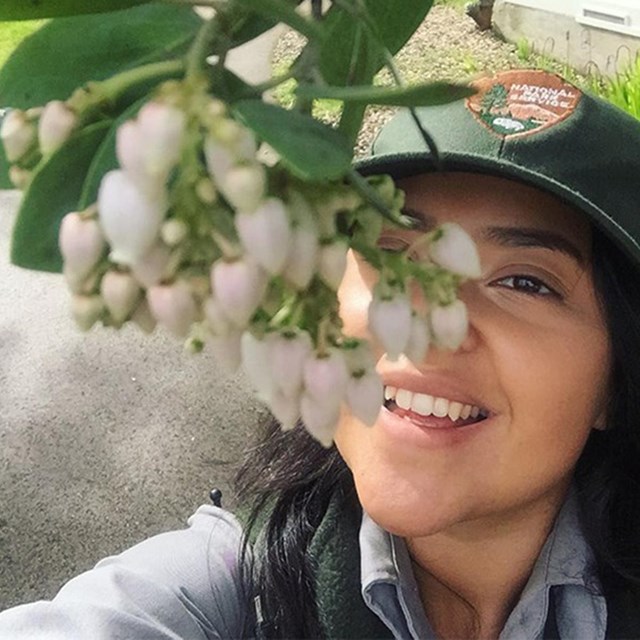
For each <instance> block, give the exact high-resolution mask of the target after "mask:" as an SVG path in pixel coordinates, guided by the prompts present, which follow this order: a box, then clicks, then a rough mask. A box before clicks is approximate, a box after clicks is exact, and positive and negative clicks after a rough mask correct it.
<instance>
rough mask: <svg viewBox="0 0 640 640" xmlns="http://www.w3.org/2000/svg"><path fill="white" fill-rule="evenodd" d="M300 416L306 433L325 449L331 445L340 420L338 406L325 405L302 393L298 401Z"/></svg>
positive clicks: (317, 399)
mask: <svg viewBox="0 0 640 640" xmlns="http://www.w3.org/2000/svg"><path fill="white" fill-rule="evenodd" d="M300 414H301V417H302V422H303V423H304V426H305V428H306V429H307V431H308V432H309V433H310V434H311V435H312V436H313V437H314V438H315V439H316V440H317V441H318V442H319V443H320V444H321V445H322V446H323V447H326V448H327V449H328V448H329V447H330V446H331V445H332V444H333V437H334V436H335V433H336V428H337V427H338V421H339V419H340V404H337V405H335V404H333V403H327V402H325V401H324V400H322V399H321V398H316V397H314V396H311V395H309V394H307V393H303V394H302V397H301V399H300Z"/></svg>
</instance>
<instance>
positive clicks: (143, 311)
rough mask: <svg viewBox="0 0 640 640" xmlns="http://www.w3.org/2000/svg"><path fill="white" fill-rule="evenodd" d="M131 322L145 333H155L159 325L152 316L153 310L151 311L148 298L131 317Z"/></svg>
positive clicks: (142, 301) (141, 302)
mask: <svg viewBox="0 0 640 640" xmlns="http://www.w3.org/2000/svg"><path fill="white" fill-rule="evenodd" d="M131 322H134V323H135V324H137V325H138V327H139V328H140V329H141V330H142V331H143V332H144V333H147V334H149V333H153V330H154V329H155V328H156V324H157V323H156V319H155V318H154V317H153V316H152V315H151V309H149V303H148V302H147V299H146V298H143V299H142V300H140V303H139V304H138V306H137V307H136V310H135V311H134V312H133V315H132V316H131Z"/></svg>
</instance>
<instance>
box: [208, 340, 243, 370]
mask: <svg viewBox="0 0 640 640" xmlns="http://www.w3.org/2000/svg"><path fill="white" fill-rule="evenodd" d="M241 339H242V332H241V331H239V330H238V329H235V330H233V331H230V332H229V333H227V334H225V335H214V336H211V337H210V338H209V340H208V342H209V347H210V348H211V352H212V353H213V357H214V359H215V361H216V362H217V363H218V365H220V367H221V368H222V369H223V370H224V371H225V372H226V373H228V374H230V375H231V374H234V373H236V371H238V369H239V368H240V365H241V364H242V350H241Z"/></svg>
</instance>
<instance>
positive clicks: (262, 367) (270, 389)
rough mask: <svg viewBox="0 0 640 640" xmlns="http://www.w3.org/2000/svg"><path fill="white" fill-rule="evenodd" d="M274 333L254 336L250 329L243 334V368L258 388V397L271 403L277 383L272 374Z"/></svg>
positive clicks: (250, 380)
mask: <svg viewBox="0 0 640 640" xmlns="http://www.w3.org/2000/svg"><path fill="white" fill-rule="evenodd" d="M272 339H273V335H272V334H266V335H265V336H262V337H260V338H259V337H257V336H254V335H253V334H252V333H251V332H250V331H245V332H244V333H243V334H242V341H241V351H242V370H243V371H244V372H245V374H246V376H247V378H249V382H250V383H251V385H252V386H253V388H254V389H255V390H256V393H257V394H258V397H259V398H261V399H262V400H263V401H264V402H266V403H267V404H269V401H270V398H271V396H272V395H273V393H274V390H275V385H274V383H273V377H272V374H271V344H272Z"/></svg>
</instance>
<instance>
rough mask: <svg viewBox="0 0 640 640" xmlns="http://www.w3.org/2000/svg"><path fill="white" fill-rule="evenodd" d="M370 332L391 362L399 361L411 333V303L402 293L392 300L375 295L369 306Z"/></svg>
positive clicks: (391, 298)
mask: <svg viewBox="0 0 640 640" xmlns="http://www.w3.org/2000/svg"><path fill="white" fill-rule="evenodd" d="M368 320H369V330H370V331H371V333H372V334H373V336H374V337H375V338H376V339H377V340H378V342H380V344H381V345H382V348H383V349H384V350H385V351H386V352H387V358H388V359H389V360H397V359H398V358H399V357H400V354H401V353H402V352H403V351H404V350H405V348H406V346H407V343H408V342H409V335H410V333H411V303H410V302H409V298H408V297H407V296H406V295H405V294H402V293H395V294H394V295H393V296H392V297H390V298H381V297H380V296H379V295H377V294H374V296H373V299H372V300H371V303H370V304H369V313H368Z"/></svg>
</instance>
